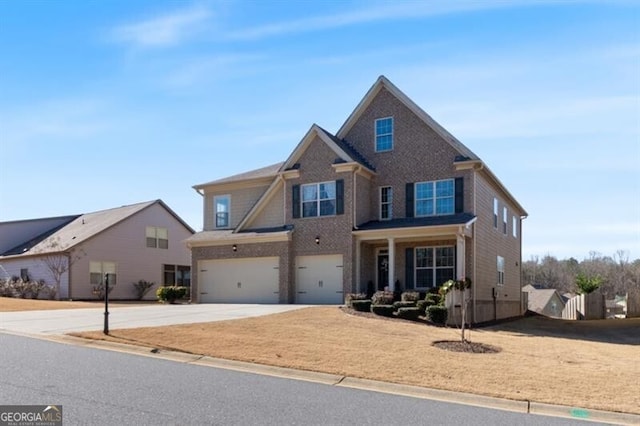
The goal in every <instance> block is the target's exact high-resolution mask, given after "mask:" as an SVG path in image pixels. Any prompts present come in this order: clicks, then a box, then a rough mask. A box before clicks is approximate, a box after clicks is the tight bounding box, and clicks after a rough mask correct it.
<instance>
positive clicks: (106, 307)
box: [102, 274, 109, 334]
mask: <svg viewBox="0 0 640 426" xmlns="http://www.w3.org/2000/svg"><path fill="white" fill-rule="evenodd" d="M104 287H105V288H104V329H103V330H102V332H103V333H104V334H109V274H104Z"/></svg>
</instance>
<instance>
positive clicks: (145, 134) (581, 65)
mask: <svg viewBox="0 0 640 426" xmlns="http://www.w3.org/2000/svg"><path fill="white" fill-rule="evenodd" d="M639 28H640V4H639V3H638V2H632V1H601V2H597V1H560V0H556V1H531V0H523V1H518V0H513V1H497V0H493V1H489V0H487V1H465V0H461V1H455V2H451V1H439V0H434V1H421V2H402V1H397V2H376V1H330V2H319V1H318V2H311V1H308V2H307V1H298V2H293V1H273V2H268V1H135V2H131V1H114V0H111V1H30V0H26V1H6V0H5V1H0V160H1V162H0V221H6V220H18V219H27V218H35V217H45V216H59V215H67V214H75V213H85V212H90V211H95V210H100V209H105V208H111V207H116V206H120V205H124V204H131V203H136V202H140V201H147V200H151V199H156V198H161V199H163V200H164V201H165V202H166V203H167V204H168V205H169V206H170V207H171V208H173V209H174V210H175V211H176V212H177V213H178V214H179V215H180V216H182V217H183V218H184V219H185V220H186V221H187V222H188V223H189V224H190V225H191V226H192V227H194V228H195V229H196V230H200V229H201V228H202V200H201V197H200V196H199V195H198V194H197V193H196V192H195V191H194V190H193V189H192V188H191V186H192V185H195V184H198V183H203V182H207V181H210V180H213V179H217V178H220V177H224V176H228V175H232V174H236V173H239V172H243V171H246V170H250V169H253V168H258V167H262V166H265V165H269V164H272V163H276V162H278V161H282V160H284V159H286V158H287V156H288V155H289V153H290V152H291V151H292V150H293V148H294V147H295V146H296V145H297V143H298V142H299V141H300V139H301V138H302V137H303V136H304V134H305V133H306V131H307V130H308V129H309V127H310V126H311V125H312V124H313V123H318V124H319V125H321V126H322V127H324V128H326V129H327V130H329V131H333V132H336V131H337V130H338V128H339V127H340V125H341V124H342V123H343V122H344V120H346V118H347V117H348V115H349V114H350V113H351V111H352V110H353V109H354V108H355V106H356V105H357V103H358V102H359V101H360V99H361V98H362V97H363V96H364V94H365V93H366V91H367V90H368V89H369V87H370V86H371V85H372V84H373V83H374V81H375V79H376V78H377V77H378V76H379V75H380V74H384V75H386V76H387V77H388V78H389V79H390V80H391V81H392V82H393V83H394V84H395V85H396V86H398V87H399V88H400V89H401V90H402V91H403V92H405V93H406V94H407V95H408V96H409V97H410V98H412V99H413V100H414V101H415V102H416V103H417V104H418V105H420V106H421V107H422V108H423V109H424V110H425V111H427V113H429V114H430V115H431V116H432V117H433V118H434V119H436V120H437V121H438V122H439V123H440V124H442V125H443V126H444V127H445V128H447V129H448V130H449V131H450V132H451V133H453V134H454V135H455V136H456V137H457V138H459V139H460V140H461V141H462V142H463V143H465V144H466V145H467V146H468V147H469V148H471V149H472V150H473V151H474V152H475V153H476V154H478V155H479V156H480V157H481V158H482V159H483V160H484V161H485V162H486V163H487V164H488V165H489V167H490V168H491V169H492V170H493V171H494V173H495V174H496V175H497V176H498V177H499V178H500V179H501V180H502V182H503V183H504V184H505V185H506V186H507V188H509V190H510V191H511V192H512V193H513V194H514V195H515V196H516V198H517V199H518V200H519V201H520V203H521V204H522V205H523V206H524V207H525V208H526V209H527V211H528V212H529V215H530V216H529V218H527V219H526V220H525V222H524V229H523V236H524V240H523V241H524V242H523V251H524V253H523V256H524V258H525V259H529V258H530V257H531V256H544V255H546V254H551V255H554V256H557V257H559V258H567V257H571V256H573V257H575V258H577V259H578V260H582V259H583V258H585V257H588V256H589V253H590V252H591V251H596V252H599V253H602V254H604V255H613V254H614V253H615V252H616V251H617V250H626V251H627V254H628V255H629V257H630V258H631V259H635V258H640V29H639Z"/></svg>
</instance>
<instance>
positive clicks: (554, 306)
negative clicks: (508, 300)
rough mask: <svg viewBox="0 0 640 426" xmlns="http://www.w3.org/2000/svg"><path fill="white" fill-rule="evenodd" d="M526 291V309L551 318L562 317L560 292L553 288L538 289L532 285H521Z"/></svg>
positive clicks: (562, 304) (562, 307)
mask: <svg viewBox="0 0 640 426" xmlns="http://www.w3.org/2000/svg"><path fill="white" fill-rule="evenodd" d="M522 291H523V292H526V293H528V300H529V302H528V306H527V308H528V310H529V311H531V312H535V313H538V314H540V315H544V316H547V317H552V318H562V310H563V309H564V306H565V301H564V300H563V298H562V296H561V295H560V293H558V291H557V290H554V289H548V288H547V289H539V288H536V287H534V286H532V285H526V286H524V287H522Z"/></svg>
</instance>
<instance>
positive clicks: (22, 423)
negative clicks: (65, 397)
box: [0, 405, 62, 426]
mask: <svg viewBox="0 0 640 426" xmlns="http://www.w3.org/2000/svg"><path fill="white" fill-rule="evenodd" d="M61 425H62V405H0V426H61Z"/></svg>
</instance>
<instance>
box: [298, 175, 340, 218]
mask: <svg viewBox="0 0 640 426" xmlns="http://www.w3.org/2000/svg"><path fill="white" fill-rule="evenodd" d="M327 184H333V198H321V197H320V185H327ZM312 185H313V186H315V187H316V188H317V193H316V195H317V198H316V200H315V201H316V207H317V214H316V215H313V216H305V215H304V203H305V201H304V187H305V186H307V187H308V186H312ZM336 187H337V185H336V181H335V180H328V181H324V182H311V183H303V184H300V219H307V218H312V217H329V216H336V211H337V208H338V194H337V188H336ZM331 200H333V210H334V211H333V213H332V214H320V203H321V202H322V201H331ZM310 202H311V200H309V201H307V203H310Z"/></svg>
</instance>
